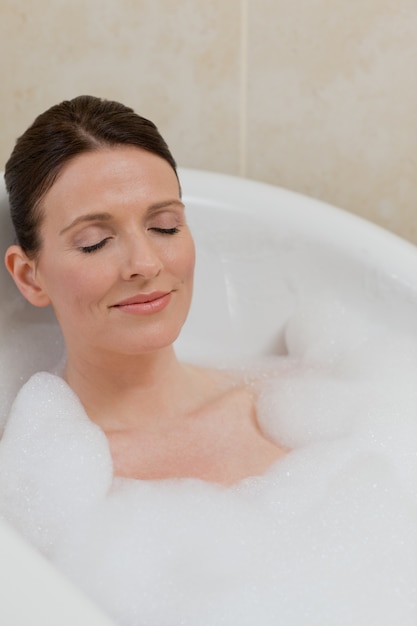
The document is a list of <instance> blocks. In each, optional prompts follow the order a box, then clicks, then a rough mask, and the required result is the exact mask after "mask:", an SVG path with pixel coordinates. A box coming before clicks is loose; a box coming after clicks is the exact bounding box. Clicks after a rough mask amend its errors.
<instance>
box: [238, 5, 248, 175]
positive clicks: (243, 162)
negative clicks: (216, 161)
mask: <svg viewBox="0 0 417 626" xmlns="http://www.w3.org/2000/svg"><path fill="white" fill-rule="evenodd" d="M248 23H249V22H248V0H240V90H239V112H240V115H239V175H240V176H243V177H246V176H247V149H248V146H247V144H248V133H247V124H248Z"/></svg>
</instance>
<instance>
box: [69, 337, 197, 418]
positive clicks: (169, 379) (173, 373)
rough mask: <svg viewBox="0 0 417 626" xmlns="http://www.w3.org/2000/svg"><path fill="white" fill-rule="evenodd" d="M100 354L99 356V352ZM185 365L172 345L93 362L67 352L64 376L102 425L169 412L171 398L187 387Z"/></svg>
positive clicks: (91, 414) (87, 409)
mask: <svg viewBox="0 0 417 626" xmlns="http://www.w3.org/2000/svg"><path fill="white" fill-rule="evenodd" d="M101 356H102V357H103V355H101ZM187 376H188V368H187V366H184V365H182V364H180V363H179V362H178V360H177V358H176V355H175V352H174V349H173V348H172V346H169V347H167V348H164V349H162V350H158V351H156V352H151V353H145V354H141V355H133V356H131V355H114V354H112V355H111V357H109V358H105V357H104V358H100V359H96V360H94V361H93V362H91V361H89V360H86V359H79V358H78V359H77V358H74V356H72V355H70V354H69V355H68V362H67V366H66V368H65V372H64V377H65V379H66V381H67V382H68V384H69V385H70V387H71V388H72V389H73V391H74V392H75V393H76V394H77V396H78V397H79V399H80V400H81V402H82V404H83V405H84V408H85V410H86V411H87V414H88V415H89V417H90V418H91V419H92V420H93V421H95V422H96V423H98V424H99V425H101V426H103V427H104V430H106V427H105V425H106V424H109V421H110V422H112V421H113V420H115V422H117V424H118V425H120V424H121V423H123V421H125V422H126V421H130V420H131V418H132V413H133V412H132V407H140V411H137V410H135V411H134V414H135V415H134V419H135V420H137V419H138V418H139V416H140V419H141V420H145V419H147V418H149V419H152V418H154V417H155V416H158V415H161V414H163V415H167V414H169V413H170V411H172V405H173V402H172V399H173V398H176V397H177V398H178V394H180V393H181V390H184V391H185V389H186V386H187V380H186V379H187Z"/></svg>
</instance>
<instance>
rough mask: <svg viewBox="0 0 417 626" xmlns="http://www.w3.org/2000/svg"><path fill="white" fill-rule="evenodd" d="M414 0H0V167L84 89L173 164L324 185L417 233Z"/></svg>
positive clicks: (324, 190) (339, 198) (313, 187)
mask: <svg viewBox="0 0 417 626" xmlns="http://www.w3.org/2000/svg"><path fill="white" fill-rule="evenodd" d="M416 33H417V2H416V0H356V1H355V0H291V1H289V0H88V1H87V0H37V2H33V1H32V0H1V3H0V51H1V58H2V63H1V82H0V85H1V87H0V89H1V98H0V119H1V135H0V169H2V167H3V166H4V162H5V160H6V158H7V156H8V154H9V152H10V150H11V148H12V146H13V143H14V140H15V138H16V136H17V135H19V134H20V133H21V132H22V131H23V130H24V129H25V128H26V126H27V125H28V124H29V123H30V122H31V121H32V119H33V118H34V117H35V115H36V114H37V113H39V112H41V111H42V110H44V109H45V108H47V107H48V106H50V105H52V104H54V103H56V102H58V101H60V100H62V99H64V98H70V97H73V96H75V95H78V94H80V93H92V94H95V95H100V96H104V97H108V98H114V99H118V100H120V101H122V102H124V103H125V104H129V105H131V106H133V107H134V108H135V109H136V110H137V111H138V112H140V113H141V114H142V115H145V116H147V117H150V118H151V119H153V120H154V121H155V122H156V123H157V125H158V126H159V128H160V130H161V132H162V134H163V135H164V136H165V137H166V139H167V140H168V143H169V144H170V147H171V149H172V151H173V153H174V155H175V156H176V158H177V161H178V162H179V164H180V165H183V166H188V167H197V168H202V169H209V170H217V171H221V172H226V173H231V174H240V175H244V176H249V177H251V178H256V179H259V180H264V181H267V182H271V183H274V184H279V185H283V186H285V187H289V188H290V189H294V190H296V191H300V192H303V193H307V194H309V195H312V196H315V197H318V198H321V199H323V200H326V201H328V202H331V203H333V204H336V205H338V206H341V207H343V208H345V209H348V210H350V211H353V212H355V213H358V214H360V215H362V216H364V217H367V218H368V219H371V220H373V221H375V222H377V223H379V224H381V225H383V226H385V227H386V228H389V229H391V230H393V231H394V232H396V233H398V234H400V235H402V236H403V237H406V238H408V239H410V240H412V241H414V242H415V243H417V114H416V111H417V35H416Z"/></svg>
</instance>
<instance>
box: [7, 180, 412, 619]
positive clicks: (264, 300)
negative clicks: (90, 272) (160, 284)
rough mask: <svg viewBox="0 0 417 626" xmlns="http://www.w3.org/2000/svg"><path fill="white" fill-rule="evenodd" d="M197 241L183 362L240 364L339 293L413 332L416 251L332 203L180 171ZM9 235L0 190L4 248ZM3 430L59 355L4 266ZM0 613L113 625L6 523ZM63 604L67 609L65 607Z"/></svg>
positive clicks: (55, 338)
mask: <svg viewBox="0 0 417 626" xmlns="http://www.w3.org/2000/svg"><path fill="white" fill-rule="evenodd" d="M179 174H180V179H181V184H182V189H183V197H184V201H185V205H186V209H187V215H188V221H189V224H190V226H191V229H192V231H193V234H194V237H195V241H196V248H197V263H196V278H195V296H194V301H193V305H192V308H191V311H190V315H189V318H188V320H187V322H186V325H185V327H184V329H183V333H182V335H181V337H180V339H178V340H177V344H176V348H177V352H178V354H179V356H180V357H181V358H183V359H187V360H190V361H195V362H198V361H199V360H202V355H203V356H204V361H205V362H207V361H210V360H212V361H213V362H216V363H218V362H223V361H225V362H230V361H232V362H240V361H241V360H242V359H252V358H257V357H264V356H268V355H272V354H285V353H286V351H287V345H286V341H285V327H286V323H287V321H288V320H289V319H290V318H291V316H292V315H293V314H294V312H296V311H299V310H300V309H303V308H308V307H309V306H311V303H314V302H326V300H327V299H337V300H338V301H340V302H341V303H345V304H346V305H347V306H350V307H352V308H354V309H355V310H357V311H359V312H360V314H361V315H364V316H365V317H367V318H369V319H370V320H375V322H377V321H382V322H384V323H386V324H388V325H391V326H394V327H395V328H400V329H401V332H403V333H405V334H407V335H409V336H414V335H415V334H416V333H417V248H415V247H414V246H412V245H411V244H409V243H407V242H406V241H404V240H402V239H400V238H398V237H396V236H394V235H392V234H390V233H388V232H386V231H384V230H383V229H381V228H379V227H377V226H375V225H373V224H371V223H369V222H367V221H365V220H363V219H360V218H358V217H355V216H353V215H351V214H349V213H346V212H344V211H342V210H340V209H337V208H335V207H333V206H329V205H326V204H324V203H322V202H319V201H317V200H313V199H311V198H308V197H306V196H302V195H300V194H296V193H293V192H290V191H287V190H284V189H281V188H278V187H274V186H270V185H266V184H261V183H258V182H254V181H250V180H245V179H240V178H237V177H232V176H226V175H221V174H216V173H210V172H203V171H197V170H190V169H180V171H179ZM12 241H13V230H12V227H11V224H10V220H9V217H8V213H7V200H6V196H5V191H4V187H3V186H2V187H1V189H0V248H1V254H2V256H3V254H4V250H5V249H6V247H7V246H8V245H9V244H10V243H11V242H12ZM0 292H1V310H0V333H1V342H0V353H1V358H0V428H1V427H2V425H3V424H4V420H5V418H6V415H7V413H8V410H9V408H10V405H11V402H12V400H13V398H14V396H15V394H16V392H17V390H18V388H19V387H20V386H21V385H22V383H23V382H24V381H25V380H26V379H27V378H28V377H29V376H30V375H31V374H32V373H33V372H35V371H38V370H40V369H49V368H51V367H53V366H54V365H55V364H56V362H57V359H59V355H60V354H61V352H62V339H61V336H60V332H59V329H58V328H57V325H56V323H55V321H54V319H53V316H52V315H51V312H50V311H49V310H47V309H35V308H33V307H31V306H30V305H28V304H27V303H26V302H25V301H24V299H23V298H22V297H21V296H20V294H18V293H17V290H16V288H15V286H14V283H13V282H12V280H11V279H10V277H9V276H8V274H7V272H6V271H5V270H4V269H3V268H2V269H1V270H0ZM0 553H1V555H2V559H1V563H0V585H1V587H2V590H3V596H2V603H1V606H0V618H1V622H2V623H4V624H7V625H8V626H17V625H19V626H20V625H22V626H23V625H25V626H26V624H28V623H30V624H33V625H34V624H39V625H40V624H45V623H59V624H60V625H61V626H66V624H68V625H69V624H71V625H73V624H75V623H82V624H89V626H105V625H106V624H107V625H110V624H111V622H110V621H109V619H108V618H107V617H105V616H104V615H102V614H101V612H100V611H99V610H98V609H96V608H95V607H94V606H93V605H92V604H91V603H90V602H89V601H88V600H87V599H85V598H84V597H83V596H82V594H81V593H79V592H78V591H77V590H76V589H74V588H73V587H72V586H71V585H70V584H69V583H68V582H67V581H66V580H65V579H64V578H63V577H62V576H61V575H60V574H59V573H58V572H56V571H55V570H54V568H52V566H50V565H49V563H47V562H46V561H45V560H44V559H43V558H42V557H41V556H39V555H38V554H37V553H36V552H34V551H33V550H32V549H31V548H30V547H29V546H27V545H26V544H25V543H24V542H23V541H22V540H21V539H20V538H19V537H18V536H17V534H16V533H15V532H14V531H13V529H11V528H9V527H8V526H7V525H5V524H4V523H1V524H0ZM63 607H65V609H63Z"/></svg>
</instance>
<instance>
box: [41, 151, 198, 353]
mask: <svg viewBox="0 0 417 626" xmlns="http://www.w3.org/2000/svg"><path fill="white" fill-rule="evenodd" d="M41 208H42V212H43V221H42V223H41V227H40V235H41V250H40V253H39V256H38V257H37V259H36V269H35V276H36V281H37V283H38V284H39V285H40V287H41V289H42V291H43V293H44V294H46V295H47V299H48V301H50V303H51V304H52V306H53V308H54V310H55V314H56V316H57V319H58V321H59V323H60V326H61V328H62V331H63V334H64V337H65V340H66V344H67V349H68V352H69V354H71V353H73V352H74V350H76V351H78V352H79V353H80V351H81V354H85V355H86V356H87V355H88V354H90V355H91V351H93V353H95V354H96V355H100V353H108V352H118V353H124V354H138V353H141V352H149V351H152V350H157V349H160V348H162V347H166V346H168V345H171V344H172V342H173V341H174V340H175V339H176V337H177V336H178V334H179V332H180V330H181V327H182V325H183V323H184V321H185V319H186V316H187V313H188V310H189V306H190V302H191V295H192V283H193V272H194V260H195V254H194V244H193V240H192V237H191V234H190V232H189V229H188V227H187V224H186V221H185V216H184V206H183V204H182V202H181V199H180V191H179V185H178V180H177V178H176V175H175V173H174V171H173V170H172V168H171V166H170V165H169V164H168V163H167V162H166V161H165V160H164V159H162V158H161V157H159V156H157V155H155V154H153V153H150V152H146V151H145V150H141V149H139V148H135V147H131V146H128V147H126V146H121V147H113V148H108V149H100V150H97V151H95V152H89V153H85V154H82V155H80V156H78V157H76V158H75V159H74V160H72V161H70V162H69V164H68V165H67V166H66V167H65V168H64V170H63V171H62V172H61V174H60V175H59V177H58V178H57V180H56V182H55V183H54V184H53V186H52V187H51V189H50V190H49V191H48V193H47V194H46V195H45V197H44V199H43V201H42V207H41Z"/></svg>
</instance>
